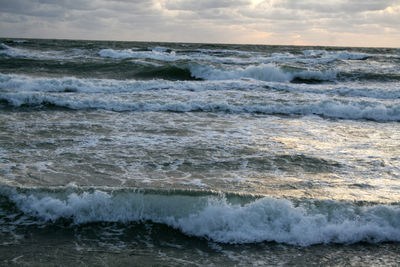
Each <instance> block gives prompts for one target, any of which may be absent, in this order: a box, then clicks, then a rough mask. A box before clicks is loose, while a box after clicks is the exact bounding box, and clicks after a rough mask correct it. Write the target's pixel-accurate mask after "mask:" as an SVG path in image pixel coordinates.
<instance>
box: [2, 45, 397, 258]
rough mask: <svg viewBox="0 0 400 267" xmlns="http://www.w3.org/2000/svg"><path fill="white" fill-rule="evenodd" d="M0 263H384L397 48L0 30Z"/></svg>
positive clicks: (392, 211)
mask: <svg viewBox="0 0 400 267" xmlns="http://www.w3.org/2000/svg"><path fill="white" fill-rule="evenodd" d="M0 227H1V228H0V229H1V231H0V265H7V266H8V265H18V266H21V265H23V266H24V265H26V266H43V265H49V266H54V265H79V266H81V265H83V266H85V265H105V266H109V265H110V266H116V265H117V266H126V265H137V266H143V265H168V266H169V265H171V266H182V265H190V266H196V265H216V266H225V265H239V266H246V265H260V266H265V265H273V266H276V265H295V266H305V265H307V266H310V265H318V266H321V265H322V266H324V265H326V266H332V265H355V266H360V265H365V266H371V265H376V266H383V265H385V266H398V265H400V49H389V48H350V47H335V48H334V47H300V46H261V45H222V44H221V45H217V44H183V43H150V42H147V43H144V42H111V41H73V40H33V39H26V40H21V39H18V40H15V39H0Z"/></svg>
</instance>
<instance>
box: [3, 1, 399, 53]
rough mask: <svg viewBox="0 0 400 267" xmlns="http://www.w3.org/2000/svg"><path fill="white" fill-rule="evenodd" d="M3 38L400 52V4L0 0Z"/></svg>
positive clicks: (379, 2)
mask: <svg viewBox="0 0 400 267" xmlns="http://www.w3.org/2000/svg"><path fill="white" fill-rule="evenodd" d="M0 36H1V37H21V38H66V39H100V40H127V41H169V42H203V43H248V44H289V45H339V46H384V47H400V0H0Z"/></svg>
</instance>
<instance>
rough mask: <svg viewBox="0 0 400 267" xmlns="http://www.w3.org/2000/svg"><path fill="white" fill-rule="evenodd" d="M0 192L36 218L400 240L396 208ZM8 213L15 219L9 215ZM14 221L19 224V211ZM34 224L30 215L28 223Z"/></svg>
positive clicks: (264, 236) (245, 238) (198, 232)
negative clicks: (16, 220)
mask: <svg viewBox="0 0 400 267" xmlns="http://www.w3.org/2000/svg"><path fill="white" fill-rule="evenodd" d="M0 195H1V196H2V197H3V198H6V199H7V202H8V205H6V204H4V203H2V205H1V207H5V206H8V210H12V206H14V207H15V208H16V209H17V210H18V211H19V212H22V213H23V214H24V215H25V216H30V217H32V218H36V223H39V224H40V223H41V224H46V223H47V224H48V223H57V221H59V220H63V221H64V222H68V221H69V222H70V223H71V224H75V225H76V224H78V225H79V224H86V223H94V222H118V223H132V222H139V223H140V222H145V221H149V222H153V223H160V224H165V225H167V226H169V227H172V228H175V229H178V230H180V231H181V232H183V233H184V234H187V235H190V236H197V237H201V238H208V239H211V240H213V241H216V242H222V243H232V244H243V243H257V242H265V241H268V242H270V241H274V242H278V243H285V244H292V245H300V246H308V245H313V244H321V243H323V244H329V243H339V244H348V243H356V242H370V243H377V242H387V241H391V242H400V206H399V204H393V205H380V204H372V203H370V204H368V203H367V204H365V203H364V204H362V203H352V202H340V201H317V200H302V201H300V200H292V201H290V200H287V199H276V198H271V197H251V196H243V195H242V196H241V195H224V194H215V193H212V192H206V191H202V192H196V191H157V190H150V191H145V190H133V189H111V190H105V189H95V188H91V189H90V188H89V189H82V188H78V187H76V186H69V187H66V188H63V189H55V190H49V189H47V190H44V189H15V188H10V187H5V186H3V187H1V188H0ZM10 218H12V216H10ZM17 218H19V219H18V223H23V220H22V219H21V216H18V217H17ZM29 223H30V224H32V222H31V220H30V222H29Z"/></svg>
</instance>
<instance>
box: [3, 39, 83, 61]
mask: <svg viewBox="0 0 400 267" xmlns="http://www.w3.org/2000/svg"><path fill="white" fill-rule="evenodd" d="M0 47H1V48H2V49H0V55H5V56H7V57H12V58H14V57H15V58H29V59H71V58H80V57H87V56H86V55H85V54H84V50H81V49H73V50H72V51H69V52H68V53H65V51H38V50H32V49H24V48H16V47H11V46H8V45H5V44H3V43H1V44H0Z"/></svg>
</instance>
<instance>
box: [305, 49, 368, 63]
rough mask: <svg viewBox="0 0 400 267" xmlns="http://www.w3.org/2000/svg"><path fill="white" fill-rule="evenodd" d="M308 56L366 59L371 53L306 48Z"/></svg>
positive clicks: (332, 58) (330, 58)
mask: <svg viewBox="0 0 400 267" xmlns="http://www.w3.org/2000/svg"><path fill="white" fill-rule="evenodd" d="M302 53H303V55H304V56H305V57H306V58H321V59H327V60H332V61H333V60H365V59H367V58H369V57H371V56H372V55H371V54H366V53H360V52H348V51H346V50H342V51H326V50H304V51H302Z"/></svg>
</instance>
